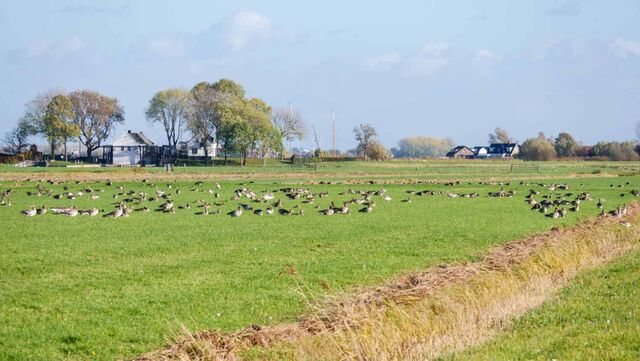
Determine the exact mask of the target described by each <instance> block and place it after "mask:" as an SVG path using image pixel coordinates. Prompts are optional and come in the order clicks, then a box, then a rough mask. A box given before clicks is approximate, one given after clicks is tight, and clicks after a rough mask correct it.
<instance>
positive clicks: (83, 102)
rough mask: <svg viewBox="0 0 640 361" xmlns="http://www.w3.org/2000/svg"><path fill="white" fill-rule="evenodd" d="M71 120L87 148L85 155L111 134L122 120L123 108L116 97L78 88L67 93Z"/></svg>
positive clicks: (98, 146)
mask: <svg viewBox="0 0 640 361" xmlns="http://www.w3.org/2000/svg"><path fill="white" fill-rule="evenodd" d="M69 99H70V100H71V104H72V121H73V124H74V125H75V126H76V127H77V128H78V130H79V135H78V138H79V139H80V143H82V144H83V145H84V146H85V147H86V149H87V157H89V158H90V157H91V154H92V153H93V151H94V150H96V149H98V148H100V146H101V145H102V143H103V142H104V141H105V140H106V139H107V138H108V137H109V135H111V132H112V131H113V130H114V129H115V127H116V125H117V124H121V123H123V122H124V110H123V109H122V107H121V106H120V104H118V99H116V98H111V97H108V96H105V95H102V94H100V93H99V92H96V91H92V90H78V91H74V92H72V93H71V94H69Z"/></svg>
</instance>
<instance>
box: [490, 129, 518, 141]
mask: <svg viewBox="0 0 640 361" xmlns="http://www.w3.org/2000/svg"><path fill="white" fill-rule="evenodd" d="M513 142H514V140H513V138H511V137H510V136H509V133H508V132H507V131H506V130H504V129H502V128H500V127H498V128H496V129H495V130H494V132H493V133H491V134H489V144H493V143H513Z"/></svg>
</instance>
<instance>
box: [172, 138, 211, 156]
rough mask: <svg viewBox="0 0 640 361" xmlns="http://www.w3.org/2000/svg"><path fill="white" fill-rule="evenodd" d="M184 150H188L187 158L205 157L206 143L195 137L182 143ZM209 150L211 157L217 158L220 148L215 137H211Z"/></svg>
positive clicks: (208, 143) (208, 144) (208, 145)
mask: <svg viewBox="0 0 640 361" xmlns="http://www.w3.org/2000/svg"><path fill="white" fill-rule="evenodd" d="M180 147H181V148H182V150H183V152H186V153H187V154H186V155H187V158H198V157H204V156H205V155H204V144H203V142H202V141H201V140H200V139H196V138H193V139H191V140H189V141H188V142H182V143H181V144H180ZM207 150H208V151H209V158H215V157H216V155H217V154H216V153H217V150H218V143H217V142H216V141H215V140H214V139H213V138H209V141H208V142H207Z"/></svg>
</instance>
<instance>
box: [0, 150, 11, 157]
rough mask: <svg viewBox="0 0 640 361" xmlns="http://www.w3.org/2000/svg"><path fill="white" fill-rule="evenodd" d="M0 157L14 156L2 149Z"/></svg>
mask: <svg viewBox="0 0 640 361" xmlns="http://www.w3.org/2000/svg"><path fill="white" fill-rule="evenodd" d="M0 155H2V156H12V155H13V154H11V153H9V152H7V151H5V150H4V149H0Z"/></svg>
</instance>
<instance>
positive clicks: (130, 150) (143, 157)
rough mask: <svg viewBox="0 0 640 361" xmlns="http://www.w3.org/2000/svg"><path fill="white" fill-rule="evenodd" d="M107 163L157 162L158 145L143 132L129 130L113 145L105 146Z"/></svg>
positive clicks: (104, 153)
mask: <svg viewBox="0 0 640 361" xmlns="http://www.w3.org/2000/svg"><path fill="white" fill-rule="evenodd" d="M103 159H104V161H105V163H108V164H116V165H137V164H144V163H155V159H156V146H155V144H154V143H153V142H152V141H151V139H149V138H147V136H146V135H145V134H144V133H143V132H138V133H135V132H132V131H130V130H128V131H127V132H126V133H123V134H122V135H121V136H120V137H118V138H117V139H116V140H115V141H114V142H113V144H112V145H106V146H104V147H103Z"/></svg>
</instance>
